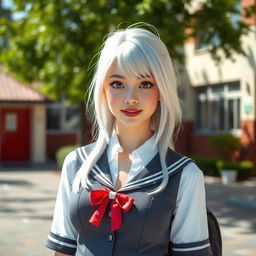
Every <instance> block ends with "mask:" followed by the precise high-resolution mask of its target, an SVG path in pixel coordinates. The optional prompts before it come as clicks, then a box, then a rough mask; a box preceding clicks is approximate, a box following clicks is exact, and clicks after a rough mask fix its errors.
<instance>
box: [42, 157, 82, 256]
mask: <svg viewBox="0 0 256 256" xmlns="http://www.w3.org/2000/svg"><path fill="white" fill-rule="evenodd" d="M75 163H76V153H75V152H71V153H70V154H68V156H67V157H66V158H65V161H64V163H63V168H62V172H61V179H60V184H59V189H58V194H57V199H56V203H55V209H54V214H53V221H52V226H51V230H50V232H49V235H48V237H47V240H46V243H45V245H46V247H48V248H49V249H52V250H53V251H55V252H56V253H55V255H57V256H62V255H74V254H75V252H76V248H77V236H78V234H77V230H76V228H75V227H74V226H73V224H72V222H71V219H70V215H69V210H70V200H71V183H72V181H73V178H74V174H75ZM57 252H58V253H57Z"/></svg>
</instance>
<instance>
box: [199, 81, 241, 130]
mask: <svg viewBox="0 0 256 256" xmlns="http://www.w3.org/2000/svg"><path fill="white" fill-rule="evenodd" d="M196 129H197V130H198V131H201V132H230V131H231V132H236V131H238V130H240V84H239V82H235V83H229V84H224V85H214V86H204V87H201V88H196Z"/></svg>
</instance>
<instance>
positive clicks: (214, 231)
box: [207, 207, 222, 256]
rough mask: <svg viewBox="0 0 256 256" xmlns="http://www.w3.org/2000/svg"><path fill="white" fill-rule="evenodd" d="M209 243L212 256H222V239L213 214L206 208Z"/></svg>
mask: <svg viewBox="0 0 256 256" xmlns="http://www.w3.org/2000/svg"><path fill="white" fill-rule="evenodd" d="M207 222H208V230H209V241H210V245H211V250H212V253H213V255H214V256H221V255H222V237H221V231H220V227H219V223H218V220H217V218H216V217H215V215H214V214H213V212H212V211H211V210H210V209H209V208H208V207H207Z"/></svg>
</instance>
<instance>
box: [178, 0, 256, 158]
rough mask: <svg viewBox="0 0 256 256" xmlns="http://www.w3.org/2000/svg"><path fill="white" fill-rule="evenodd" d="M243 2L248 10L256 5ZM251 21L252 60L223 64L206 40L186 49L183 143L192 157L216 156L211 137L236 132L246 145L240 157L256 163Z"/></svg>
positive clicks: (251, 56)
mask: <svg viewBox="0 0 256 256" xmlns="http://www.w3.org/2000/svg"><path fill="white" fill-rule="evenodd" d="M238 3H239V2H238ZM239 4H240V7H241V11H242V9H243V8H244V7H246V6H250V5H253V4H255V1H253V0H242V1H241V2H240V3H239ZM240 18H241V17H240V16H239V17H237V16H236V17H233V20H234V22H235V21H236V20H237V19H240ZM245 21H246V22H247V23H248V24H250V26H251V29H252V31H251V32H250V33H249V34H248V35H247V36H244V37H243V38H242V47H243V49H244V50H245V52H246V55H247V56H246V57H245V56H242V55H236V56H235V62H232V61H231V60H226V61H224V62H223V63H221V64H218V65H217V64H216V63H215V62H214V61H213V60H212V58H211V56H210V53H209V51H208V46H207V45H202V44H200V39H194V40H192V39H191V40H189V41H188V42H186V44H185V46H184V50H185V55H186V65H185V67H184V70H183V73H182V75H181V76H180V77H179V83H180V85H181V90H180V94H181V96H182V101H183V104H182V105H183V116H184V119H183V124H184V127H183V132H182V136H181V137H180V143H179V144H180V145H181V146H180V149H181V151H182V152H184V153H186V154H191V155H208V156H209V155H215V152H213V150H212V149H211V147H210V145H209V138H210V137H211V136H212V135H214V134H217V133H231V134H233V135H235V136H237V137H238V138H240V140H241V142H242V143H243V145H244V147H245V150H243V151H241V153H240V155H239V156H238V157H239V158H241V159H250V160H253V161H256V106H255V100H256V99H255V98H256V18H255V16H254V17H252V18H251V19H246V20H245Z"/></svg>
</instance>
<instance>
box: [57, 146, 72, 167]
mask: <svg viewBox="0 0 256 256" xmlns="http://www.w3.org/2000/svg"><path fill="white" fill-rule="evenodd" d="M76 148H77V146H75V145H70V146H64V147H61V148H59V149H58V150H57V151H56V153H55V158H56V161H57V166H58V168H59V169H61V168H62V165H63V162H64V159H65V157H66V156H67V155H68V153H70V152H71V151H73V150H75V149H76Z"/></svg>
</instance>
